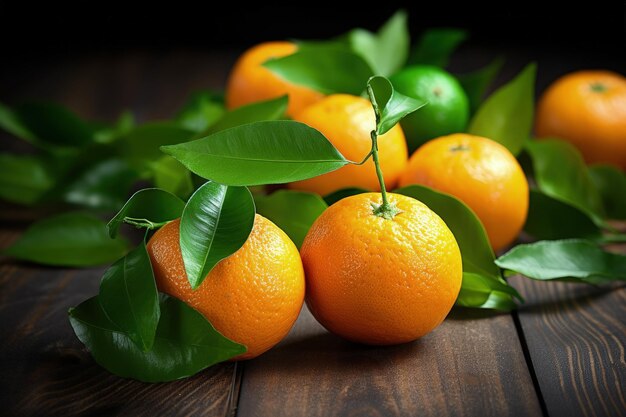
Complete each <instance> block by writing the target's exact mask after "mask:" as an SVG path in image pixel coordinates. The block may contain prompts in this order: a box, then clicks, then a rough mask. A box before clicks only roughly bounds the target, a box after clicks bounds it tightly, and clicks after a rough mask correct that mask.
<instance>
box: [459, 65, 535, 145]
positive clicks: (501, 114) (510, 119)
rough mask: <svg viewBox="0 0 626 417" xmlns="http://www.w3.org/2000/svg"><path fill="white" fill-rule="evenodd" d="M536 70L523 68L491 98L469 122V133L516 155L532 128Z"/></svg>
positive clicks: (533, 67) (529, 67)
mask: <svg viewBox="0 0 626 417" xmlns="http://www.w3.org/2000/svg"><path fill="white" fill-rule="evenodd" d="M536 70H537V66H536V65H535V64H529V65H527V66H526V68H524V70H522V72H520V73H519V75H518V76H517V77H515V78H514V79H513V80H511V81H510V82H508V83H507V84H505V85H503V86H502V87H500V88H499V89H497V90H496V91H495V92H494V93H493V94H491V95H490V96H489V97H488V98H487V100H485V102H484V103H483V104H482V105H481V106H480V108H479V109H478V111H476V114H475V115H474V117H473V118H472V120H471V121H470V125H469V133H471V134H473V135H478V136H484V137H486V138H489V139H492V140H495V141H496V142H499V143H501V144H502V145H504V146H506V147H507V149H508V150H509V151H511V153H512V154H513V155H517V154H518V153H519V151H520V150H522V147H523V146H524V143H525V142H526V141H527V140H528V138H529V137H530V131H531V129H532V125H533V113H534V93H535V73H536Z"/></svg>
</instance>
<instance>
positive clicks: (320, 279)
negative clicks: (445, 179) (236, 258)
mask: <svg viewBox="0 0 626 417" xmlns="http://www.w3.org/2000/svg"><path fill="white" fill-rule="evenodd" d="M388 198H389V201H390V202H391V203H392V204H393V203H395V204H396V206H397V208H398V209H400V210H401V211H400V213H399V214H397V215H396V216H395V217H393V218H392V219H391V220H387V219H384V218H382V217H379V216H376V215H374V214H373V212H372V211H373V208H372V204H380V203H381V195H380V194H378V193H366V194H359V195H355V196H351V197H347V198H344V199H343V200H340V201H339V202H337V203H335V204H333V205H332V206H330V207H329V208H328V209H327V210H326V211H325V212H324V213H322V215H321V216H320V217H318V219H317V220H316V221H315V223H314V224H313V226H312V227H311V229H310V230H309V233H308V234H307V236H306V238H305V239H304V243H303V244H302V249H301V255H302V263H303V264H304V270H305V274H306V283H307V284H306V285H307V288H306V291H307V296H306V302H307V305H308V306H309V309H310V310H311V313H312V314H313V315H314V316H315V318H316V319H317V320H318V321H319V322H320V323H321V324H322V325H323V326H324V327H326V329H328V330H329V331H331V332H333V333H335V334H337V335H339V336H342V337H344V338H346V339H348V340H351V341H354V342H359V343H366V344H372V345H392V344H398V343H405V342H410V341H412V340H415V339H417V338H419V337H421V336H424V335H425V334H426V333H428V332H430V331H431V330H433V329H434V328H435V327H437V326H438V325H439V324H440V323H441V322H442V321H443V319H444V318H445V317H446V315H447V314H448V312H449V311H450V309H451V308H452V305H453V304H454V302H455V300H456V298H457V296H458V294H459V290H460V288H461V278H462V266H461V253H460V251H459V247H458V245H457V243H456V240H455V239H454V236H453V235H452V232H450V230H449V229H448V227H447V226H446V224H445V223H444V222H443V220H441V218H439V216H437V214H435V213H434V212H433V211H431V210H430V209H429V208H428V207H426V206H425V205H424V204H422V203H421V202H419V201H417V200H414V199H412V198H410V197H406V196H403V195H398V194H388Z"/></svg>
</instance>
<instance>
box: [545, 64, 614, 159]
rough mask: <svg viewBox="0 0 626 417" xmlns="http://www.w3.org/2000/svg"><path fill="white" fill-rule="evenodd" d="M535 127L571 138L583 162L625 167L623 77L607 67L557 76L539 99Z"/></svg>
mask: <svg viewBox="0 0 626 417" xmlns="http://www.w3.org/2000/svg"><path fill="white" fill-rule="evenodd" d="M535 131H536V134H537V136H539V137H555V138H560V139H565V140H567V141H569V142H571V143H572V144H573V145H574V146H576V147H577V148H578V149H579V150H580V151H581V152H582V154H583V157H584V158H585V160H586V161H587V163H598V162H604V163H609V164H613V165H616V166H617V167H620V168H621V169H626V78H624V77H623V76H621V75H619V74H616V73H614V72H609V71H579V72H574V73H571V74H568V75H565V76H564V77H561V78H560V79H558V80H557V81H555V82H554V83H553V84H552V85H551V86H550V87H548V89H547V90H546V92H545V93H544V94H543V96H542V97H541V99H540V100H539V104H538V106H537V121H536V125H535Z"/></svg>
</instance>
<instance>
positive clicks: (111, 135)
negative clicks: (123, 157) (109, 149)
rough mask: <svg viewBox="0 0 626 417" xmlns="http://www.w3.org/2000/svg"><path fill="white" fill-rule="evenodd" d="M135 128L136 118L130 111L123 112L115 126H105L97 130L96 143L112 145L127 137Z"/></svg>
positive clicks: (95, 133) (95, 134)
mask: <svg viewBox="0 0 626 417" xmlns="http://www.w3.org/2000/svg"><path fill="white" fill-rule="evenodd" d="M134 127H135V116H133V114H132V113H131V112H130V111H125V112H123V113H122V114H121V115H120V117H119V118H118V120H117V122H116V123H115V125H114V126H104V127H101V128H99V129H97V130H96V131H95V132H94V134H93V137H94V142H96V143H102V144H110V143H113V142H115V141H116V140H118V139H119V138H121V137H123V136H125V135H127V134H128V133H129V132H130V131H131V130H132V129H133V128H134Z"/></svg>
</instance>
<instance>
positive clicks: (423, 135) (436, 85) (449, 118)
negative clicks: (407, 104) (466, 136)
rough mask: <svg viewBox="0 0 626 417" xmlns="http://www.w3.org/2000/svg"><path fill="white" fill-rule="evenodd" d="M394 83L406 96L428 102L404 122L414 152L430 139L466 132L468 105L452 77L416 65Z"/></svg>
mask: <svg viewBox="0 0 626 417" xmlns="http://www.w3.org/2000/svg"><path fill="white" fill-rule="evenodd" d="M391 83H392V84H393V86H394V88H395V89H396V90H398V92H400V93H402V94H404V95H405V96H409V97H413V98H416V99H419V100H424V101H427V102H428V104H427V105H426V106H424V107H422V108H421V109H420V110H418V111H416V112H415V113H413V114H410V115H408V116H407V117H405V118H404V120H402V122H401V125H402V129H403V130H404V134H405V135H406V139H407V143H408V145H409V150H410V151H411V152H413V151H414V150H415V149H417V148H418V147H419V146H420V145H421V144H423V143H424V142H426V141H428V140H430V139H433V138H436V137H439V136H443V135H448V134H450V133H457V132H462V131H463V130H464V129H465V127H466V125H467V120H468V118H469V101H468V99H467V95H466V94H465V91H463V87H461V84H459V82H458V81H457V80H456V78H454V77H453V76H452V75H451V74H450V73H448V72H446V71H444V70H442V69H441V68H438V67H433V66H429V65H416V66H412V67H408V68H405V69H403V70H402V71H400V72H398V73H396V74H395V75H394V76H392V77H391Z"/></svg>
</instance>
